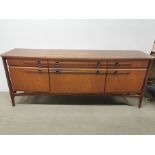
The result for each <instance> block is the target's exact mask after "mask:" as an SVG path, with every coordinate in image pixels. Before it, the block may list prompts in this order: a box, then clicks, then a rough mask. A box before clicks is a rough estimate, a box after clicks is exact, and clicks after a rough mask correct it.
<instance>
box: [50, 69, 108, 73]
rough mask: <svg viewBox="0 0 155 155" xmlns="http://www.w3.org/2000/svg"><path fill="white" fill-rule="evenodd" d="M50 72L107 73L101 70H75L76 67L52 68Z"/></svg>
mask: <svg viewBox="0 0 155 155" xmlns="http://www.w3.org/2000/svg"><path fill="white" fill-rule="evenodd" d="M49 72H50V73H75V74H76V73H80V74H106V72H105V71H102V70H101V71H99V70H97V71H96V70H76V69H75V70H74V69H51V70H50V71H49Z"/></svg>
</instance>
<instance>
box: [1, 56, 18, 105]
mask: <svg viewBox="0 0 155 155" xmlns="http://www.w3.org/2000/svg"><path fill="white" fill-rule="evenodd" d="M2 59H3V65H4V70H5V74H6V78H7V82H8V87H9V92H10V97H11V102H12V106H13V107H14V106H15V96H14V91H13V89H12V85H11V80H10V76H9V71H8V66H7V62H6V58H2Z"/></svg>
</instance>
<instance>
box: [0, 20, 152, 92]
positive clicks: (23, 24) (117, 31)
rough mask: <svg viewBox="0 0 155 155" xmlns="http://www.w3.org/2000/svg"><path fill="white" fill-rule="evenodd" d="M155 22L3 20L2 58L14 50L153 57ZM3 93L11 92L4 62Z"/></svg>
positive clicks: (0, 69) (0, 33) (0, 34)
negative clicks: (119, 51)
mask: <svg viewBox="0 0 155 155" xmlns="http://www.w3.org/2000/svg"><path fill="white" fill-rule="evenodd" d="M154 40H155V20H121V19H120V20H116V19H114V20H104V19H100V20H0V54H1V53H3V52H5V51H7V50H10V49H13V48H58V49H125V50H142V51H144V52H146V53H150V50H151V47H152V45H153V41H154ZM0 91H8V86H7V82H6V77H5V73H4V69H3V65H2V61H0Z"/></svg>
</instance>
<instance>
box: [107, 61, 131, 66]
mask: <svg viewBox="0 0 155 155" xmlns="http://www.w3.org/2000/svg"><path fill="white" fill-rule="evenodd" d="M131 65H132V64H120V63H118V62H116V63H111V64H108V66H131Z"/></svg>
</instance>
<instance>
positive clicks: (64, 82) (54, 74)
mask: <svg viewBox="0 0 155 155" xmlns="http://www.w3.org/2000/svg"><path fill="white" fill-rule="evenodd" d="M105 74H106V70H104V69H99V70H96V69H74V68H73V69H50V88H51V92H52V93H66V94H67V93H70V94H72V93H104V87H105Z"/></svg>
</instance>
